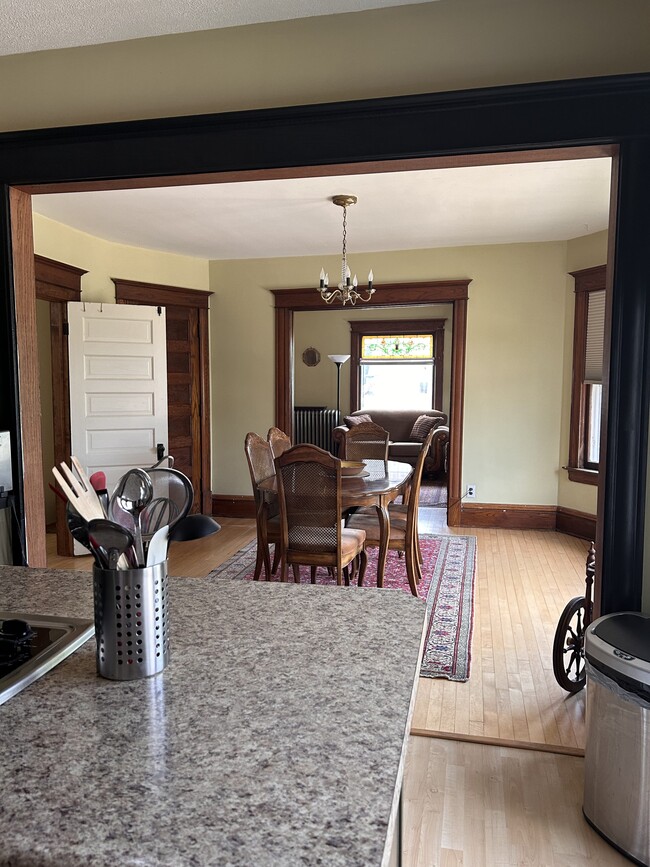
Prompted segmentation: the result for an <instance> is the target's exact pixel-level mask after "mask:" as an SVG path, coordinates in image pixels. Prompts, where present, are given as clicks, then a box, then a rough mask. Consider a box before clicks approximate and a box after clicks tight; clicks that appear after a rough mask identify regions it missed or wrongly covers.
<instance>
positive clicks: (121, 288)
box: [111, 277, 214, 310]
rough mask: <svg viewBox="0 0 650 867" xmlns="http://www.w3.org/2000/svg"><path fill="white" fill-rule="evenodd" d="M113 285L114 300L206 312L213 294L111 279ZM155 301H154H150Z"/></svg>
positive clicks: (118, 278)
mask: <svg viewBox="0 0 650 867" xmlns="http://www.w3.org/2000/svg"><path fill="white" fill-rule="evenodd" d="M111 280H112V281H113V283H115V300H116V301H117V303H118V304H119V303H120V302H121V301H129V302H130V303H131V304H149V305H154V306H157V305H160V306H161V307H164V306H165V305H167V304H174V305H177V306H184V307H197V308H199V309H200V310H207V309H208V306H209V301H210V296H211V295H214V292H209V291H207V290H206V289H187V288H186V287H185V286H168V285H165V284H162V283H143V282H141V281H139V280H124V279H123V278H121V277H111ZM152 299H155V300H152Z"/></svg>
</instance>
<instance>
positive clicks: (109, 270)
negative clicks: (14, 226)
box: [33, 214, 209, 302]
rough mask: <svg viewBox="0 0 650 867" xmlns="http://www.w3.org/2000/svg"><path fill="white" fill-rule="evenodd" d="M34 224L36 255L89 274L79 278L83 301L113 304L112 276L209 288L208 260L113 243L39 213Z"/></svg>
mask: <svg viewBox="0 0 650 867" xmlns="http://www.w3.org/2000/svg"><path fill="white" fill-rule="evenodd" d="M33 224H34V250H35V252H36V253H38V254H39V255H40V256H47V257H48V258H50V259H56V260H57V261H59V262H65V263H66V264H68V265H74V266H75V267H76V268H84V269H85V270H86V271H87V272H88V273H87V274H84V275H83V277H82V278H81V290H82V298H83V300H85V301H106V302H113V301H115V284H114V283H113V282H112V280H111V277H120V278H122V279H127V280H140V281H142V282H144V283H164V284H166V285H168V286H183V287H185V288H187V289H208V288H209V268H208V261H207V259H196V258H193V257H191V256H179V255H177V254H175V253H161V252H160V251H158V250H146V249H144V248H143V247H130V246H128V245H127V244H115V243H113V242H112V241H105V240H103V239H102V238H97V237H95V236H94V235H89V234H87V233H86V232H80V231H78V230H77V229H71V228H70V227H69V226H65V225H63V223H57V222H55V221H54V220H50V219H48V218H47V217H43V216H41V215H40V214H34V218H33Z"/></svg>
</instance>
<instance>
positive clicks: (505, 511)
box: [460, 503, 557, 530]
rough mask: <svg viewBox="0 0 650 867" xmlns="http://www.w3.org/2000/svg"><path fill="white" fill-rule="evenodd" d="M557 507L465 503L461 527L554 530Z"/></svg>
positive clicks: (462, 509)
mask: <svg viewBox="0 0 650 867" xmlns="http://www.w3.org/2000/svg"><path fill="white" fill-rule="evenodd" d="M556 512H557V506H521V505H516V504H513V503H503V504H501V503H463V504H462V506H461V510H460V526H461V527H486V528H487V527H499V528H500V529H506V530H554V529H555V515H556Z"/></svg>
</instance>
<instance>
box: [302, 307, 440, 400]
mask: <svg viewBox="0 0 650 867" xmlns="http://www.w3.org/2000/svg"><path fill="white" fill-rule="evenodd" d="M332 308H334V309H332ZM452 310H453V308H452V306H451V304H435V305H431V306H428V307H410V308H409V307H398V308H396V309H394V310H393V309H390V310H373V311H372V313H369V312H368V310H365V309H364V307H363V304H360V305H359V306H357V307H354V308H352V309H350V308H349V307H346V308H344V309H341V306H340V305H338V306H337V305H336V304H333V305H332V307H328V308H327V309H326V310H323V311H314V312H301V313H296V314H295V317H294V339H295V359H294V371H295V380H294V389H295V403H296V405H298V406H300V405H301V404H303V405H304V404H318V405H321V404H322V405H325V406H327V407H329V408H330V409H336V367H335V365H334V364H333V363H332V362H331V361H330V360H329V358H328V357H327V356H328V355H335V354H336V355H349V354H350V325H349V323H350V322H352V321H355V320H368V319H378V320H381V319H445V320H446V322H445V358H444V365H443V383H442V390H443V402H442V405H441V406H439V407H436V409H442V410H444V411H445V412H446V413H447V415H449V390H450V387H451V327H452ZM309 346H313V347H314V348H316V349H318V351H319V352H320V354H321V362H320V364H319V365H317V366H316V367H307V366H306V365H305V364H304V363H303V361H302V353H303V352H304V350H305V349H307V347H309ZM349 411H350V363H349V362H347V363H346V364H344V365H343V366H342V367H341V412H342V413H343V415H346V414H347V413H348V412H349Z"/></svg>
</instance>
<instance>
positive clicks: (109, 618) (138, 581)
mask: <svg viewBox="0 0 650 867" xmlns="http://www.w3.org/2000/svg"><path fill="white" fill-rule="evenodd" d="M93 589H94V596H95V636H96V638H97V671H98V672H99V674H100V675H101V676H102V677H108V678H110V679H111V680H137V679H138V678H141V677H150V676H151V675H153V674H158V673H159V672H161V671H162V670H163V669H164V668H165V666H166V665H167V663H168V662H169V599H168V593H167V562H166V561H165V562H163V563H158V564H156V565H155V566H146V567H143V568H142V569H99V568H98V567H97V566H95V567H94V569H93Z"/></svg>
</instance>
